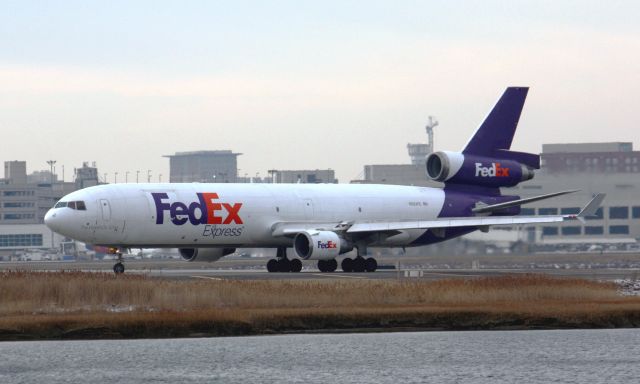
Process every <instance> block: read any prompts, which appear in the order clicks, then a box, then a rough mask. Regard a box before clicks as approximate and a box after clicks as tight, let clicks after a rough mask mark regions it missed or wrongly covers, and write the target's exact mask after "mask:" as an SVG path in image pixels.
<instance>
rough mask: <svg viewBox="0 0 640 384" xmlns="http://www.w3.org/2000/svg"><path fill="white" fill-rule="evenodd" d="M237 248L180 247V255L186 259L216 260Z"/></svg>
mask: <svg viewBox="0 0 640 384" xmlns="http://www.w3.org/2000/svg"><path fill="white" fill-rule="evenodd" d="M235 251H236V249H235V248H179V249H178V252H180V257H182V259H183V260H186V261H216V260H218V259H220V258H221V257H223V256H226V255H230V254H232V253H233V252H235Z"/></svg>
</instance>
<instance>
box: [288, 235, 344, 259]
mask: <svg viewBox="0 0 640 384" xmlns="http://www.w3.org/2000/svg"><path fill="white" fill-rule="evenodd" d="M293 249H294V251H295V252H296V255H297V256H298V257H299V258H301V259H303V260H330V259H335V258H336V257H337V256H338V255H340V254H342V253H345V252H349V251H351V250H352V249H353V246H352V245H351V244H350V243H349V242H348V241H346V240H345V239H342V238H340V236H338V235H337V234H336V233H335V232H332V231H305V232H300V233H298V234H297V235H296V237H295V238H294V239H293Z"/></svg>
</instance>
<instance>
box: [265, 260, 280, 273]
mask: <svg viewBox="0 0 640 384" xmlns="http://www.w3.org/2000/svg"><path fill="white" fill-rule="evenodd" d="M267 271H269V272H278V261H277V260H276V259H271V260H269V261H268V262H267Z"/></svg>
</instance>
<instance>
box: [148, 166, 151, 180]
mask: <svg viewBox="0 0 640 384" xmlns="http://www.w3.org/2000/svg"><path fill="white" fill-rule="evenodd" d="M150 182H151V170H150V169H147V183H150Z"/></svg>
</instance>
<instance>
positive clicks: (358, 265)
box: [353, 256, 364, 272]
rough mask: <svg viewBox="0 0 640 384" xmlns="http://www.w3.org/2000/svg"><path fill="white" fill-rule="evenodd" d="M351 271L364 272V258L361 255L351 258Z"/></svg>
mask: <svg viewBox="0 0 640 384" xmlns="http://www.w3.org/2000/svg"><path fill="white" fill-rule="evenodd" d="M353 272H364V258H363V257H360V256H358V257H356V258H355V260H353Z"/></svg>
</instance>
